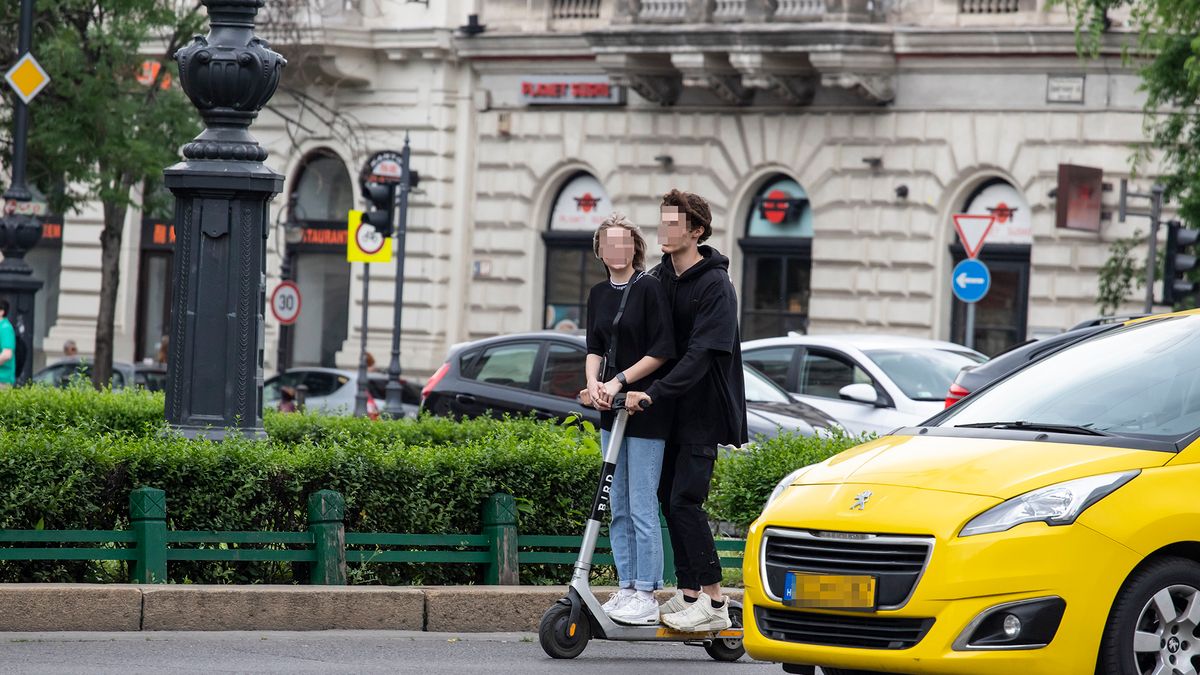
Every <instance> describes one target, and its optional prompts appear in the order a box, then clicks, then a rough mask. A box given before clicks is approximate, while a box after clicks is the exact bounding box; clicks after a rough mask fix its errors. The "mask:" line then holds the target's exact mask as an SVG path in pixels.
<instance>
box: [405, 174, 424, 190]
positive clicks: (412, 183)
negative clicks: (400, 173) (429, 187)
mask: <svg viewBox="0 0 1200 675" xmlns="http://www.w3.org/2000/svg"><path fill="white" fill-rule="evenodd" d="M420 182H421V174H419V173H417V171H416V170H415V169H409V170H408V189H410V190H415V189H417V185H418V184H420Z"/></svg>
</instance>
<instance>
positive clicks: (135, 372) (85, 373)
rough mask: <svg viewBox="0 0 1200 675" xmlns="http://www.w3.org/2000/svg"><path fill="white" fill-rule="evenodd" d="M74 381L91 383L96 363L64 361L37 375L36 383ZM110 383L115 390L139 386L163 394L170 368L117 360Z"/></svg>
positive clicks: (57, 384)
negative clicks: (79, 380)
mask: <svg viewBox="0 0 1200 675" xmlns="http://www.w3.org/2000/svg"><path fill="white" fill-rule="evenodd" d="M73 379H83V380H88V381H91V379H92V362H91V361H90V360H88V359H82V358H70V359H62V360H61V361H56V362H54V363H52V364H50V365H48V366H46V367H45V368H42V369H41V370H39V371H38V372H36V373H34V375H33V378H32V381H33V382H34V384H42V385H48V386H51V387H65V386H67V385H68V384H70V383H71V381H72V380H73ZM109 381H110V382H111V384H112V388H113V389H124V388H125V387H128V386H136V387H142V388H144V389H149V390H150V391H162V390H163V389H165V388H166V386H167V367H166V366H164V365H162V364H161V363H155V364H145V363H127V362H125V361H113V374H112V379H111V380H109Z"/></svg>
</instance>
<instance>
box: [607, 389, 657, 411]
mask: <svg viewBox="0 0 1200 675" xmlns="http://www.w3.org/2000/svg"><path fill="white" fill-rule="evenodd" d="M625 395H626V392H620V393H618V394H617V395H616V396H613V400H612V407H613V410H619V409H621V408H624V407H625ZM638 407H639V408H641V409H642V410H646V409H647V408H649V407H650V401H647V400H646V399H642V400H641V401H638Z"/></svg>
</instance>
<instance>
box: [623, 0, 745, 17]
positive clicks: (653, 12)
mask: <svg viewBox="0 0 1200 675" xmlns="http://www.w3.org/2000/svg"><path fill="white" fill-rule="evenodd" d="M690 4H693V3H691V2H688V0H642V3H641V10H640V11H639V12H638V19H640V20H642V21H682V20H684V19H686V18H687V15H688V5H690ZM742 4H743V5H744V4H745V3H744V2H743V3H742Z"/></svg>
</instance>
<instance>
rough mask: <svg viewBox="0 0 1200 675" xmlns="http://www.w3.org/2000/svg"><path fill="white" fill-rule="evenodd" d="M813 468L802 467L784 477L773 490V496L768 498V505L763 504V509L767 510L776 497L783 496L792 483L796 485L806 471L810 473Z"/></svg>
mask: <svg viewBox="0 0 1200 675" xmlns="http://www.w3.org/2000/svg"><path fill="white" fill-rule="evenodd" d="M811 468H812V467H811V466H802V467H800V468H799V469H796V470H795V471H793V472H791V473H789V474H788V475H786V476H784V477H783V480H781V481H779V484H778V485H776V486H775V489H774V490H771V496H770V497H767V503H766V504H763V508H766V507H767V504H770V503H771V502H773V501H775V498H776V497H778V496H779V495H781V494H783V491H784V490H786V489H787V488H788V487H789V486H790V485H791V484H792V483H795V482H796V480H797V479H799V478H800V476H802V475H803V474H804V473H805V472H806V471H808V470H809V469H811Z"/></svg>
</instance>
